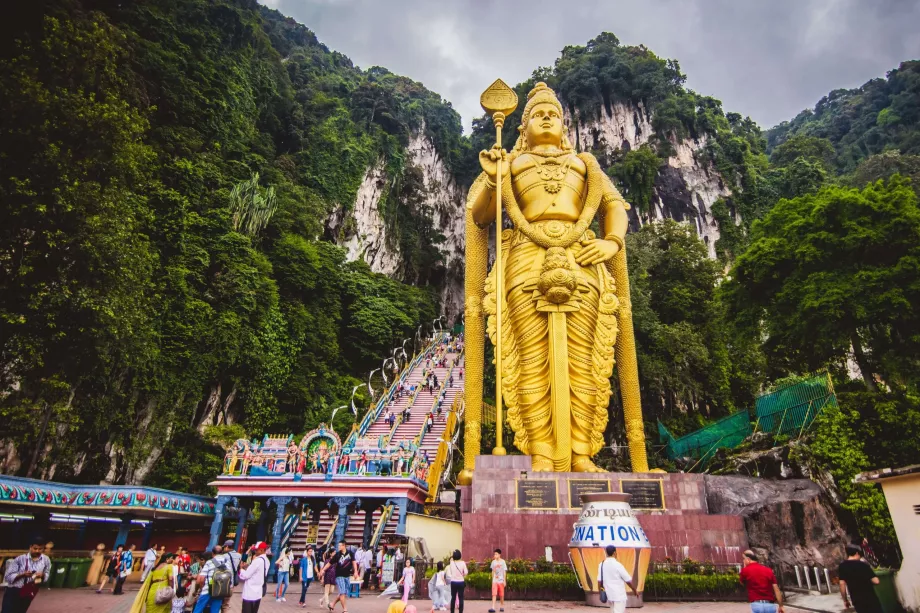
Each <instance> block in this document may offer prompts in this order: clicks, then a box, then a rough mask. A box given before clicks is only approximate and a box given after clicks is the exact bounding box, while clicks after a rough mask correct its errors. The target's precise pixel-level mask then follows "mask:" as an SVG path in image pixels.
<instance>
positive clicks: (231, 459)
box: [224, 443, 240, 475]
mask: <svg viewBox="0 0 920 613" xmlns="http://www.w3.org/2000/svg"><path fill="white" fill-rule="evenodd" d="M239 455H240V452H239V451H238V450H237V448H236V443H233V446H232V447H231V448H230V451H228V452H227V455H226V458H225V459H226V471H225V473H224V474H227V475H232V474H233V473H234V471H235V470H236V463H237V462H238V461H239Z"/></svg>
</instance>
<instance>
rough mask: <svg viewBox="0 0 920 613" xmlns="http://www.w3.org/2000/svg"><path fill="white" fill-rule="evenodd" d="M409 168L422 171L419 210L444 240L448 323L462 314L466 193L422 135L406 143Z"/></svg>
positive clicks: (441, 246) (444, 295)
mask: <svg viewBox="0 0 920 613" xmlns="http://www.w3.org/2000/svg"><path fill="white" fill-rule="evenodd" d="M408 153H409V160H410V162H409V163H410V164H412V165H413V166H416V167H418V168H420V169H421V170H422V181H423V182H424V184H425V194H424V196H423V198H422V207H424V208H425V209H426V210H427V211H428V213H429V214H430V215H431V220H432V224H433V226H434V229H435V230H437V231H438V232H439V233H440V234H442V235H443V236H444V242H443V243H441V244H439V245H438V249H439V251H440V252H441V255H442V256H443V257H444V267H445V274H444V283H443V287H442V289H441V309H442V311H443V313H444V315H445V316H446V317H447V321H449V322H452V321H454V320H455V319H457V318H458V317H459V316H460V313H461V312H462V311H463V253H464V249H465V247H466V235H465V230H464V220H465V214H466V213H465V210H464V205H465V201H466V190H464V189H462V188H461V187H460V186H459V185H458V184H457V181H456V179H454V176H453V175H452V174H451V172H450V171H449V170H448V168H447V165H446V164H444V161H443V160H442V159H441V156H440V155H438V152H437V150H436V149H435V147H434V143H432V142H431V140H429V139H428V138H426V137H425V136H422V132H419V133H416V134H415V135H414V136H413V137H412V138H411V139H410V140H409V147H408Z"/></svg>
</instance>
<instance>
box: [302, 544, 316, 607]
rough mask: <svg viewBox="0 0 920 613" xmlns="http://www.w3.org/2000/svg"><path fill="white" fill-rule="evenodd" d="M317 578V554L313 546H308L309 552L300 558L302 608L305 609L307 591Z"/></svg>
mask: <svg viewBox="0 0 920 613" xmlns="http://www.w3.org/2000/svg"><path fill="white" fill-rule="evenodd" d="M315 576H316V554H314V553H313V545H307V550H306V551H304V552H303V557H301V558H300V607H301V608H303V607H304V606H305V605H304V602H306V600H307V590H308V589H309V588H310V584H311V583H312V582H313V577H315Z"/></svg>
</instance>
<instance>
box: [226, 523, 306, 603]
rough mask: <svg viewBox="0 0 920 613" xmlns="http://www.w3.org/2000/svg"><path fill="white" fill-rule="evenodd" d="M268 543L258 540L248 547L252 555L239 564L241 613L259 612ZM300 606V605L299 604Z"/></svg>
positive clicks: (266, 572)
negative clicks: (241, 591)
mask: <svg viewBox="0 0 920 613" xmlns="http://www.w3.org/2000/svg"><path fill="white" fill-rule="evenodd" d="M266 549H268V545H267V544H266V543H265V542H264V541H258V542H256V544H255V545H253V546H252V547H251V548H250V552H251V553H252V555H253V556H254V557H253V558H252V559H251V560H249V561H248V562H243V563H241V564H240V566H242V568H240V572H239V577H240V581H242V582H243V594H242V598H243V609H242V613H259V605H261V604H262V596H263V595H264V594H265V579H266V578H267V577H268V569H269V563H268V558H267V557H266V556H265V550H266ZM301 606H302V605H301Z"/></svg>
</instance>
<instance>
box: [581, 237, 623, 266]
mask: <svg viewBox="0 0 920 613" xmlns="http://www.w3.org/2000/svg"><path fill="white" fill-rule="evenodd" d="M619 250H620V246H619V245H618V244H616V243H615V242H613V241H605V240H603V239H600V238H595V239H593V240H590V241H584V242H583V243H582V249H581V251H579V252H578V255H576V256H575V261H576V262H578V264H579V265H581V266H593V265H594V264H600V263H601V262H606V261H607V260H609V259H611V258H613V256H615V255H616V254H617V252H618V251H619Z"/></svg>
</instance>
